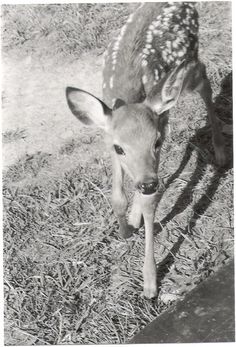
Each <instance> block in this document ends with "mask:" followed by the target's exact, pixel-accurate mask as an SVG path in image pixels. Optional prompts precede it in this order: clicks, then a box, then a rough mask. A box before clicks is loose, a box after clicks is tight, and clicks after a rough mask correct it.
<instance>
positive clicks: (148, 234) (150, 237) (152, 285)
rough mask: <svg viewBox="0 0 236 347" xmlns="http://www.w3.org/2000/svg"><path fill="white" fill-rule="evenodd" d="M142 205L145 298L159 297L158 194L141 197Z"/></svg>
mask: <svg viewBox="0 0 236 347" xmlns="http://www.w3.org/2000/svg"><path fill="white" fill-rule="evenodd" d="M140 203H141V207H142V212H143V218H144V225H145V259H144V267H143V278H144V296H145V297H146V298H149V299H151V298H154V297H156V296H157V273H156V263H155V258H154V217H155V211H156V205H157V193H155V194H152V195H143V194H141V195H140Z"/></svg>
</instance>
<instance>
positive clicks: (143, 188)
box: [137, 181, 159, 195]
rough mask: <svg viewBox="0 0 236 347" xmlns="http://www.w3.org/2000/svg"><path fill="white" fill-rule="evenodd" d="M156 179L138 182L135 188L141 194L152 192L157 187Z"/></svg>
mask: <svg viewBox="0 0 236 347" xmlns="http://www.w3.org/2000/svg"><path fill="white" fill-rule="evenodd" d="M158 185H159V184H158V181H153V182H148V183H139V184H138V185H137V188H138V189H139V190H140V192H141V193H142V194H145V195H150V194H154V193H155V192H156V191H157V188H158Z"/></svg>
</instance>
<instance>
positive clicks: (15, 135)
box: [2, 129, 27, 143]
mask: <svg viewBox="0 0 236 347" xmlns="http://www.w3.org/2000/svg"><path fill="white" fill-rule="evenodd" d="M26 136H27V135H26V131H25V129H16V130H14V131H13V130H9V131H6V132H4V133H3V134H2V142H3V143H11V142H15V141H17V140H21V139H24V138H25V137H26Z"/></svg>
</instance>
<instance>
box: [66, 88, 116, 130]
mask: <svg viewBox="0 0 236 347" xmlns="http://www.w3.org/2000/svg"><path fill="white" fill-rule="evenodd" d="M66 99H67V103H68V106H69V108H70V110H71V112H72V113H73V114H74V115H75V116H76V117H77V118H78V119H79V120H80V121H81V122H82V123H84V124H85V125H89V126H90V125H96V126H98V127H99V128H102V129H104V130H106V129H107V128H108V122H109V119H110V117H111V114H112V111H111V109H110V108H109V107H108V106H106V105H105V104H104V102H103V101H101V100H100V99H98V98H96V97H95V96H93V95H92V94H90V93H88V92H86V91H84V90H82V89H77V88H72V87H67V88H66Z"/></svg>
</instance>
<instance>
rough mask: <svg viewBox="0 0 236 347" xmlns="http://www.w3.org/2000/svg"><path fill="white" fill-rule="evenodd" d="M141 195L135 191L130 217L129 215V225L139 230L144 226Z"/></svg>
mask: <svg viewBox="0 0 236 347" xmlns="http://www.w3.org/2000/svg"><path fill="white" fill-rule="evenodd" d="M140 199H141V193H140V192H139V191H137V190H136V191H135V193H134V198H133V204H132V207H131V211H130V215H129V224H130V226H132V227H133V228H134V229H139V228H140V226H141V224H142V215H143V214H142V207H141V201H140Z"/></svg>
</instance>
